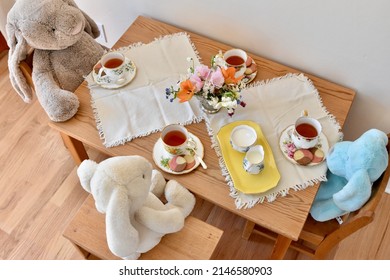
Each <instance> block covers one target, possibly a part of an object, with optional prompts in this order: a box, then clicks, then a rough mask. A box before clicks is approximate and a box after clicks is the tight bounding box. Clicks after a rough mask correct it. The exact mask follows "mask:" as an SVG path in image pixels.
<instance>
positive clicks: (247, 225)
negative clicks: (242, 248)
mask: <svg viewBox="0 0 390 280" xmlns="http://www.w3.org/2000/svg"><path fill="white" fill-rule="evenodd" d="M254 228H255V223H254V222H251V221H248V220H247V221H246V223H245V228H244V230H243V232H242V235H241V237H242V238H244V239H245V240H248V239H249V236H251V234H252V231H253V229H254Z"/></svg>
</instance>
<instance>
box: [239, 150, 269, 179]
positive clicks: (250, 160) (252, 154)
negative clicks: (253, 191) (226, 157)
mask: <svg viewBox="0 0 390 280" xmlns="http://www.w3.org/2000/svg"><path fill="white" fill-rule="evenodd" d="M242 166H243V167H244V169H245V171H246V172H248V173H249V174H259V173H260V171H262V170H263V169H264V148H263V146H261V145H256V146H253V147H250V148H249V150H248V152H246V154H245V157H244V160H243V162H242Z"/></svg>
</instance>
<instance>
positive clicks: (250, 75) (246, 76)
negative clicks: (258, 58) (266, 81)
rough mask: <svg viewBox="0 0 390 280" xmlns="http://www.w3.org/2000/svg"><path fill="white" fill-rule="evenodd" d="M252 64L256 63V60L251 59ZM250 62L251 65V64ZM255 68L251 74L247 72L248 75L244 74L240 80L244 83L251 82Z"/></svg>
mask: <svg viewBox="0 0 390 280" xmlns="http://www.w3.org/2000/svg"><path fill="white" fill-rule="evenodd" d="M252 64H255V65H256V62H255V61H254V60H253V59H252ZM252 64H251V65H252ZM257 71H258V70H257V69H256V71H255V72H253V73H252V74H249V75H244V78H242V81H243V82H244V83H245V84H249V83H250V82H252V81H253V80H254V79H255V77H256V75H257Z"/></svg>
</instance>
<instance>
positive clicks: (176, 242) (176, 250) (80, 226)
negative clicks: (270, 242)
mask: <svg viewBox="0 0 390 280" xmlns="http://www.w3.org/2000/svg"><path fill="white" fill-rule="evenodd" d="M222 233H223V231H222V230H220V229H218V228H216V227H214V226H212V225H209V224H207V223H205V222H203V221H201V220H199V219H197V218H194V217H192V216H189V217H187V218H186V221H185V226H184V228H183V229H182V230H181V231H179V232H176V233H173V234H168V235H165V236H164V237H163V238H162V240H161V242H160V243H159V244H158V245H157V246H156V247H154V248H153V249H152V250H150V251H148V252H146V253H144V254H142V255H141V257H140V259H141V260H196V259H197V260H205V259H210V258H211V256H212V254H213V252H214V250H215V248H216V246H217V244H218V242H219V240H220V238H221V236H222ZM63 236H64V237H66V238H67V239H69V240H70V241H71V242H72V243H73V244H74V245H76V247H78V248H79V249H80V250H81V251H82V252H83V253H84V255H85V256H86V258H88V259H94V258H95V257H96V258H98V259H104V260H113V259H120V258H118V257H117V256H115V255H113V254H112V253H111V251H110V250H109V248H108V245H107V239H106V226H105V215H104V214H101V213H99V212H98V211H97V210H96V208H95V202H94V199H93V197H92V195H89V196H88V197H87V199H86V200H85V202H84V203H83V205H82V206H81V207H80V209H79V210H78V212H77V213H76V215H75V217H74V218H73V219H72V220H71V222H70V223H69V224H68V226H67V227H66V229H65V231H64V232H63ZM90 254H91V255H90Z"/></svg>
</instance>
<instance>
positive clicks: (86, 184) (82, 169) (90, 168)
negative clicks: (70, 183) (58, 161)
mask: <svg viewBox="0 0 390 280" xmlns="http://www.w3.org/2000/svg"><path fill="white" fill-rule="evenodd" d="M97 166H98V164H97V163H96V162H94V161H93V160H90V159H87V160H84V161H83V162H82V163H81V164H80V166H79V167H78V168H77V175H78V176H79V179H80V184H81V186H82V187H83V189H84V190H86V191H87V192H89V193H90V192H91V179H92V177H93V174H95V171H96V168H97Z"/></svg>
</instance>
